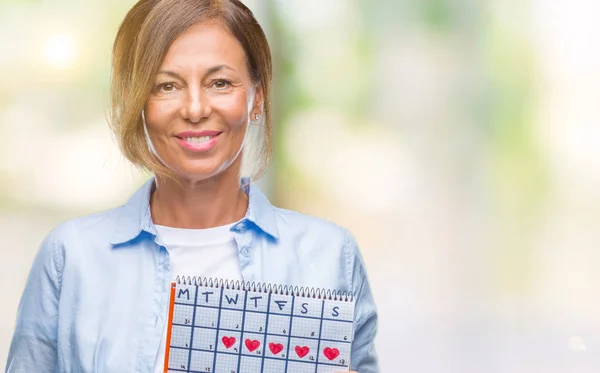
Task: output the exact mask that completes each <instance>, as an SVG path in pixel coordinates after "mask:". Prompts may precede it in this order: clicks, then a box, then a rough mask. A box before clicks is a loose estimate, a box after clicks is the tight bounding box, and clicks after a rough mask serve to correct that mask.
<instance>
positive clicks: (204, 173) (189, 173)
mask: <svg viewBox="0 0 600 373" xmlns="http://www.w3.org/2000/svg"><path fill="white" fill-rule="evenodd" d="M228 169H229V167H227V165H226V163H222V164H218V165H203V166H199V165H182V167H178V168H177V173H178V174H179V175H181V177H182V178H183V179H185V180H190V181H202V180H207V179H210V178H212V177H215V176H218V175H221V174H223V173H224V172H225V171H227V170H228Z"/></svg>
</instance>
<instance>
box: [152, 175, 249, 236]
mask: <svg viewBox="0 0 600 373" xmlns="http://www.w3.org/2000/svg"><path fill="white" fill-rule="evenodd" d="M228 174H229V175H228ZM233 176H235V177H233ZM247 209H248V196H247V195H246V193H245V192H244V191H243V190H242V188H240V183H239V180H238V178H237V173H235V172H234V173H229V172H224V173H223V174H221V175H217V176H214V177H211V178H210V179H207V180H202V181H190V180H179V182H177V181H174V180H159V179H158V178H157V179H156V189H155V190H154V192H153V193H152V196H151V198H150V210H151V214H152V220H153V222H154V224H157V225H165V226H169V227H176V228H186V229H205V228H212V227H218V226H221V225H226V224H231V223H235V222H236V221H239V220H240V219H242V218H243V217H244V216H245V215H246V210H247Z"/></svg>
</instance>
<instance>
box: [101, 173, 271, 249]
mask: <svg viewBox="0 0 600 373" xmlns="http://www.w3.org/2000/svg"><path fill="white" fill-rule="evenodd" d="M243 182H244V181H243V180H242V183H243ZM153 188H154V178H151V179H150V180H148V181H147V182H146V183H144V185H142V187H141V188H139V189H138V190H137V191H136V192H135V193H134V195H133V196H132V197H131V198H130V199H129V201H128V202H127V203H126V204H125V205H123V206H121V207H120V208H119V209H118V224H117V228H116V230H115V232H114V234H113V236H112V239H111V244H113V245H120V244H124V243H126V242H129V241H131V240H133V239H135V238H137V237H138V236H139V235H140V234H141V233H142V232H143V231H145V232H148V233H150V234H152V235H156V228H155V227H154V223H153V222H152V216H151V214H150V194H151V193H152V190H153ZM243 189H244V191H245V192H246V194H248V200H249V202H248V210H247V211H246V216H245V217H244V219H243V220H249V221H251V222H252V223H253V224H254V225H256V226H257V227H258V228H259V229H260V230H262V231H263V232H265V233H266V234H268V235H270V236H272V237H273V238H275V239H278V238H279V230H278V229H277V220H276V219H275V210H274V208H275V207H274V206H273V205H271V203H270V202H269V200H268V199H267V197H266V196H265V195H264V194H263V193H262V192H261V190H260V189H259V188H258V186H256V185H255V184H254V183H251V184H248V185H246V186H244V187H243Z"/></svg>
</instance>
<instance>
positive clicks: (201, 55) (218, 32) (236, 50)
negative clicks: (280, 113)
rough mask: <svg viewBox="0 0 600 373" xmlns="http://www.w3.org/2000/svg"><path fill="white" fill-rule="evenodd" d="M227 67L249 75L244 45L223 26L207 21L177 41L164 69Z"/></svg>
mask: <svg viewBox="0 0 600 373" xmlns="http://www.w3.org/2000/svg"><path fill="white" fill-rule="evenodd" d="M224 64H225V65H229V66H230V67H232V68H234V69H235V70H237V71H238V72H240V73H246V74H247V67H246V55H245V53H244V49H243V47H242V45H241V44H240V42H239V41H238V40H237V39H236V38H235V36H233V34H232V33H231V32H230V31H229V30H228V29H227V28H226V27H225V26H224V25H223V24H222V23H220V22H210V23H206V22H205V23H199V24H197V25H194V26H192V27H190V28H188V29H187V30H186V31H184V32H183V33H182V34H181V35H179V36H178V37H177V38H176V39H175V41H174V42H173V43H172V44H171V46H170V47H169V50H168V51H167V54H166V56H165V58H164V60H163V63H162V67H169V68H177V69H179V70H190V69H192V70H202V69H208V68H211V67H213V66H215V65H224Z"/></svg>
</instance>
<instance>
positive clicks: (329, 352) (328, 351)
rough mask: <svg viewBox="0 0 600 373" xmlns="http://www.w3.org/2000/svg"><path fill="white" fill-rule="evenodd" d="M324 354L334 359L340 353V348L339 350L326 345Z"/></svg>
mask: <svg viewBox="0 0 600 373" xmlns="http://www.w3.org/2000/svg"><path fill="white" fill-rule="evenodd" d="M323 355H325V357H326V358H328V359H329V360H333V359H335V358H336V357H338V356H339V355H340V350H338V349H337V348H329V347H325V349H324V350H323Z"/></svg>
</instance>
